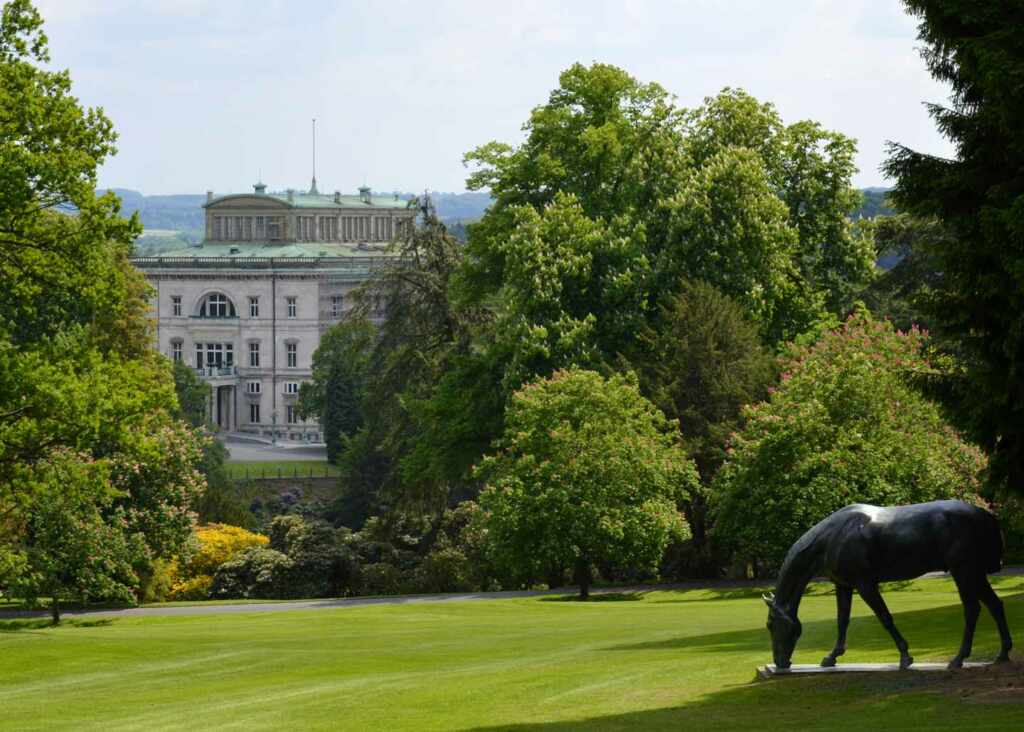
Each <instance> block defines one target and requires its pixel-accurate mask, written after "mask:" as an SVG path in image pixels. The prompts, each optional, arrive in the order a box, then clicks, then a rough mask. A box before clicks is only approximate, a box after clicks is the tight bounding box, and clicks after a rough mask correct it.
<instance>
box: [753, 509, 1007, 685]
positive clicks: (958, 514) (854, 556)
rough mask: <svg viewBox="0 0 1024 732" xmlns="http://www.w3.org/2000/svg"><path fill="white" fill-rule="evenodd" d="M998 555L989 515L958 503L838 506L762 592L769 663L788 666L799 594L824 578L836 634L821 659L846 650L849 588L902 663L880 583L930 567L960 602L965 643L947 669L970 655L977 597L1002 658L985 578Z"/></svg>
mask: <svg viewBox="0 0 1024 732" xmlns="http://www.w3.org/2000/svg"><path fill="white" fill-rule="evenodd" d="M1002 555H1003V540H1002V537H1001V536H1000V533H999V524H998V522H997V521H996V519H995V517H994V516H993V515H992V514H990V513H989V512H988V511H985V510H984V509H981V508H978V507H976V506H972V505H969V504H967V503H964V502H962V501H933V502H931V503H918V504H915V505H912V506H894V507H890V508H879V507H878V506H867V505H864V504H855V505H853V506H847V507H846V508H843V509H840V510H839V511H836V512H835V513H833V514H832V515H831V516H829V517H827V518H825V519H824V520H822V521H821V522H819V523H818V524H817V525H816V526H815V527H814V528H812V529H811V530H810V531H808V532H807V533H806V534H804V535H803V536H801V537H800V539H799V540H798V541H797V542H796V543H795V544H794V545H793V546H792V548H791V549H790V550H789V553H788V554H787V555H786V559H785V561H784V562H783V563H782V569H781V570H780V572H779V578H778V584H777V586H776V588H775V593H774V594H770V595H765V596H764V601H765V602H766V603H767V604H768V630H769V631H771V634H772V655H773V656H774V659H775V666H776V667H777V668H789V665H790V658H791V657H792V655H793V648H794V647H795V646H796V641H797V639H798V638H799V637H800V620H799V619H798V618H797V610H798V609H799V607H800V597H801V595H802V594H803V591H804V588H805V587H806V586H807V583H808V582H810V581H811V579H812V578H813V577H817V576H825V577H828V578H829V579H830V580H832V581H833V582H834V583H835V585H836V604H837V605H838V609H839V638H838V640H837V641H836V645H835V648H833V649H832V652H831V653H829V654H828V655H827V656H825V658H823V659H822V661H821V665H822V666H834V665H835V663H836V658H838V657H839V656H841V655H843V653H845V652H846V628H847V626H848V625H849V624H850V606H851V604H852V603H853V591H854V590H857V592H858V593H859V594H860V596H861V597H862V598H864V601H865V602H866V603H867V604H868V605H869V606H870V607H871V609H872V610H873V611H874V612H875V615H876V616H877V617H878V619H879V620H880V621H881V622H882V625H883V626H884V627H885V629H886V630H887V631H889V634H890V635H891V636H892V638H893V640H894V641H896V647H897V648H898V649H899V652H900V668H901V669H905V668H908V667H909V666H910V664H912V663H913V662H914V659H913V658H912V657H911V656H910V653H909V652H908V650H907V642H906V641H905V640H904V639H903V636H902V635H900V633H899V631H898V630H896V626H895V624H894V623H893V620H892V615H891V614H890V613H889V609H888V608H887V607H886V606H885V601H884V600H883V599H882V595H881V594H880V593H879V592H878V583H879V582H891V581H894V580H907V579H913V578H914V577H920V576H921V575H922V574H924V573H925V572H935V571H948V572H949V573H950V574H952V575H953V579H954V581H955V582H956V587H957V590H959V592H960V601H961V602H962V603H963V606H964V619H965V627H964V637H963V642H962V643H961V644H960V651H959V653H957V654H956V656H955V657H954V658H953V660H952V661H950V663H949V667H950V668H951V669H952V668H960V667H961V666H963V661H964V659H965V658H967V657H968V656H969V655H971V643H972V641H973V640H974V626H975V625H976V624H977V622H978V614H979V612H980V610H981V606H980V603H985V607H987V608H988V610H989V612H990V613H992V617H993V618H995V621H996V625H997V626H998V627H999V637H1000V639H1001V640H1002V648H1001V650H1000V652H999V655H998V657H997V658H996V660H997V661H1006V660H1008V659H1009V654H1010V648H1011V647H1012V645H1013V643H1012V641H1011V639H1010V630H1009V628H1008V627H1007V625H1006V615H1005V613H1004V612H1003V603H1002V601H1001V600H1000V599H999V598H998V597H997V596H996V593H995V592H994V591H993V590H992V586H991V585H990V584H989V583H988V577H986V575H987V574H988V573H989V572H996V571H998V570H999V569H1000V567H1001V566H1002Z"/></svg>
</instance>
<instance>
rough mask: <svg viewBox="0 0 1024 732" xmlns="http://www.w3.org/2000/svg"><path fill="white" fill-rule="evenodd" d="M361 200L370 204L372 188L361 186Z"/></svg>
mask: <svg viewBox="0 0 1024 732" xmlns="http://www.w3.org/2000/svg"><path fill="white" fill-rule="evenodd" d="M359 200H360V201H362V202H363V203H370V186H359Z"/></svg>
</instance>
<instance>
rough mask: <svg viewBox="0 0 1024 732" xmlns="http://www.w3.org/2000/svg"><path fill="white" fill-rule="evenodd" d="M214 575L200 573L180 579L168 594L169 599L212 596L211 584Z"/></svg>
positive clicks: (196, 598) (191, 598) (195, 598)
mask: <svg viewBox="0 0 1024 732" xmlns="http://www.w3.org/2000/svg"><path fill="white" fill-rule="evenodd" d="M212 583H213V577H211V576H210V575H208V574H199V575H196V576H195V577H192V578H190V579H186V580H179V581H178V582H175V583H174V585H173V586H172V587H171V591H170V592H169V593H168V594H167V599H168V600H205V599H207V598H208V597H209V596H210V585H211V584H212Z"/></svg>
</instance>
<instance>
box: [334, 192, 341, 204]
mask: <svg viewBox="0 0 1024 732" xmlns="http://www.w3.org/2000/svg"><path fill="white" fill-rule="evenodd" d="M334 202H335V203H341V191H335V192H334Z"/></svg>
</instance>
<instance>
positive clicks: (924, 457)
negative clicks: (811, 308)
mask: <svg viewBox="0 0 1024 732" xmlns="http://www.w3.org/2000/svg"><path fill="white" fill-rule="evenodd" d="M925 342H926V339H925V336H924V335H923V334H922V333H921V332H920V331H918V330H916V329H914V330H911V331H910V332H908V333H902V332H897V331H896V330H894V329H893V327H892V325H891V324H890V323H888V322H885V321H881V322H879V321H875V320H873V319H872V318H871V317H870V316H869V315H868V314H867V313H865V312H859V313H856V314H854V315H852V316H851V317H850V318H849V319H848V320H847V321H846V323H845V324H844V325H843V326H842V327H841V328H839V329H837V330H834V331H830V332H827V333H825V334H824V335H823V336H822V337H821V338H820V340H818V341H817V342H816V343H813V344H811V345H793V346H791V347H790V349H789V351H788V352H787V353H786V354H785V355H784V356H783V358H782V360H781V366H782V369H783V374H782V382H781V384H780V386H779V387H778V389H776V390H775V391H774V392H773V393H772V395H771V396H770V398H769V399H768V400H767V401H765V402H761V403H760V404H756V405H753V406H750V407H748V408H747V409H746V410H745V418H746V424H745V425H744V426H743V428H742V429H741V430H740V431H739V432H738V433H737V434H736V435H735V436H734V437H733V440H732V443H731V446H730V448H729V456H728V459H727V460H726V462H725V464H724V466H723V467H722V468H721V470H720V471H719V473H718V476H717V478H716V480H715V483H714V486H713V491H712V496H713V497H714V499H713V500H714V502H713V510H714V512H715V517H716V520H715V529H714V530H715V535H716V536H717V537H718V538H719V539H720V540H721V541H723V542H727V543H729V544H731V545H732V546H733V547H734V548H735V549H736V550H737V552H738V553H739V556H740V557H742V558H745V559H755V560H759V561H761V562H764V563H765V564H767V565H768V566H777V565H778V562H779V561H780V560H781V559H782V557H783V556H784V555H785V553H786V551H787V550H788V549H789V547H790V545H791V544H792V543H793V542H794V541H795V540H796V539H798V538H799V537H800V535H801V534H803V532H804V531H806V530H807V529H808V528H810V527H811V526H813V525H814V524H815V523H817V522H818V521H819V520H821V519H822V518H824V517H825V516H827V515H828V514H829V513H832V512H833V511H836V510H838V509H839V508H842V507H843V506H846V505H848V504H851V503H871V504H877V505H892V504H903V503H916V502H922V501H929V500H935V499H939V498H966V499H970V498H972V497H973V496H975V495H976V494H977V492H978V490H979V487H980V482H979V475H980V472H981V470H982V469H983V468H984V466H985V459H984V457H983V455H982V453H981V451H980V450H978V449H977V448H976V447H974V446H972V445H970V444H968V443H966V442H964V441H963V440H962V439H961V438H960V436H959V435H958V434H957V433H956V432H955V431H954V430H953V429H952V428H951V427H950V426H949V425H948V424H947V423H946V422H945V421H944V419H943V417H942V414H941V413H940V411H939V408H938V407H937V406H936V405H935V404H933V403H931V402H929V401H928V400H927V399H925V398H924V397H923V396H922V395H921V394H920V393H919V392H917V391H916V390H915V389H914V387H913V386H912V385H911V383H910V379H911V378H912V377H916V375H917V374H919V373H922V372H928V371H930V370H931V368H932V367H931V365H930V364H929V362H928V361H927V360H926V358H925V357H924V349H925Z"/></svg>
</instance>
